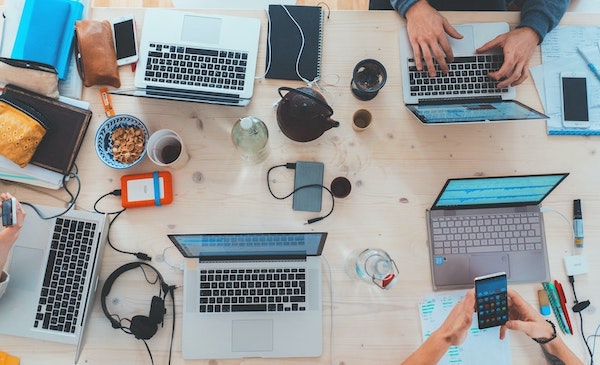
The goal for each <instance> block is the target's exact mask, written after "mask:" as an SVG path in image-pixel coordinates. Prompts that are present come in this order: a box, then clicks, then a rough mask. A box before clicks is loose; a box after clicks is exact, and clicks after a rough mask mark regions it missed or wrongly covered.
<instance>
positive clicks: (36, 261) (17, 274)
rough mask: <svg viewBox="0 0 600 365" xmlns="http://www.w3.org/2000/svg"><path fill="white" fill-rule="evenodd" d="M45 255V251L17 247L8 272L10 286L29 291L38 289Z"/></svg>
mask: <svg viewBox="0 0 600 365" xmlns="http://www.w3.org/2000/svg"><path fill="white" fill-rule="evenodd" d="M43 255H44V251H43V250H39V249H36V248H30V247H21V246H15V247H14V248H13V255H12V258H11V260H10V269H9V271H8V273H9V274H10V285H11V286H14V287H17V288H20V289H24V290H29V291H31V290H34V289H36V287H37V280H38V278H39V275H38V272H39V269H40V267H41V266H42V257H43Z"/></svg>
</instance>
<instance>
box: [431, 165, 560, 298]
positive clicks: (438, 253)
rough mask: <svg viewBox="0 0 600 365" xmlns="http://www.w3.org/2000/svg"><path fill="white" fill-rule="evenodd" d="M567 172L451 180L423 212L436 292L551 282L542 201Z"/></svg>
mask: <svg viewBox="0 0 600 365" xmlns="http://www.w3.org/2000/svg"><path fill="white" fill-rule="evenodd" d="M567 176H568V173H564V174H548V175H524V176H501V177H476V178H465V179H449V180H448V181H447V182H446V184H445V186H444V188H443V189H442V191H441V193H440V194H439V196H438V197H437V199H436V200H435V202H434V203H433V206H432V207H431V209H429V210H427V212H426V219H427V229H428V241H429V242H428V244H429V251H430V258H431V276H432V280H433V288H434V290H440V289H457V288H466V287H473V279H474V278H475V277H477V276H482V275H486V274H490V273H494V272H499V271H504V272H506V274H507V277H508V281H509V283H515V284H516V283H531V282H543V281H548V280H550V272H549V269H548V254H547V251H546V238H545V232H544V220H543V216H542V213H541V212H540V207H541V206H540V204H541V202H542V200H544V198H546V196H548V194H550V192H551V191H552V190H554V188H556V186H558V184H560V183H561V182H562V181H563V180H564V179H565V178H566V177H567Z"/></svg>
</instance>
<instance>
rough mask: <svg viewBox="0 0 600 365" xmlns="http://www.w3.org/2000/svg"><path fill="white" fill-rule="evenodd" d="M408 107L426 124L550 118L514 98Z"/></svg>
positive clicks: (424, 104)
mask: <svg viewBox="0 0 600 365" xmlns="http://www.w3.org/2000/svg"><path fill="white" fill-rule="evenodd" d="M407 107H408V109H409V110H410V111H411V112H412V113H413V114H414V115H415V116H416V117H417V118H419V120H420V121H421V122H423V123H426V124H442V123H468V122H486V121H510V120H528V119H548V116H546V115H544V114H542V113H539V112H537V111H535V110H533V109H531V108H530V107H528V106H526V105H523V104H521V103H519V102H517V101H514V100H504V101H491V100H490V101H477V102H469V101H463V102H453V103H448V102H440V103H436V104H434V103H423V104H419V105H407Z"/></svg>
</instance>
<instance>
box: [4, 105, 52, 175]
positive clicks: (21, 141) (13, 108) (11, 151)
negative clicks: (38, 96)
mask: <svg viewBox="0 0 600 365" xmlns="http://www.w3.org/2000/svg"><path fill="white" fill-rule="evenodd" d="M44 120H45V117H44V116H43V115H41V114H40V113H39V112H38V111H37V110H35V109H33V108H31V107H30V106H29V105H26V104H23V103H21V102H18V101H16V100H10V99H7V98H6V97H5V96H4V95H0V155H2V156H4V157H6V158H7V159H9V160H11V161H13V162H14V163H16V164H17V165H19V166H20V167H25V166H27V164H28V163H29V161H30V160H31V157H33V154H34V153H35V150H36V148H37V146H38V145H39V144H40V142H41V141H42V138H43V137H44V136H45V135H46V124H45V123H44Z"/></svg>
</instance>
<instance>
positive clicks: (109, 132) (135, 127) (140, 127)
mask: <svg viewBox="0 0 600 365" xmlns="http://www.w3.org/2000/svg"><path fill="white" fill-rule="evenodd" d="M149 136H150V133H149V132H148V128H146V125H145V124H144V123H143V122H142V121H141V120H139V119H138V118H136V117H134V116H132V115H128V114H119V115H115V116H114V117H110V118H108V119H107V120H105V121H104V122H103V123H102V124H101V125H100V127H98V130H97V131H96V138H95V141H96V154H97V155H98V157H99V158H100V160H101V161H102V162H104V163H105V164H106V165H107V166H109V167H112V168H115V169H126V168H129V167H132V166H134V165H136V164H137V163H138V162H140V161H141V160H142V159H143V158H144V156H145V155H146V144H147V142H148V138H149Z"/></svg>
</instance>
